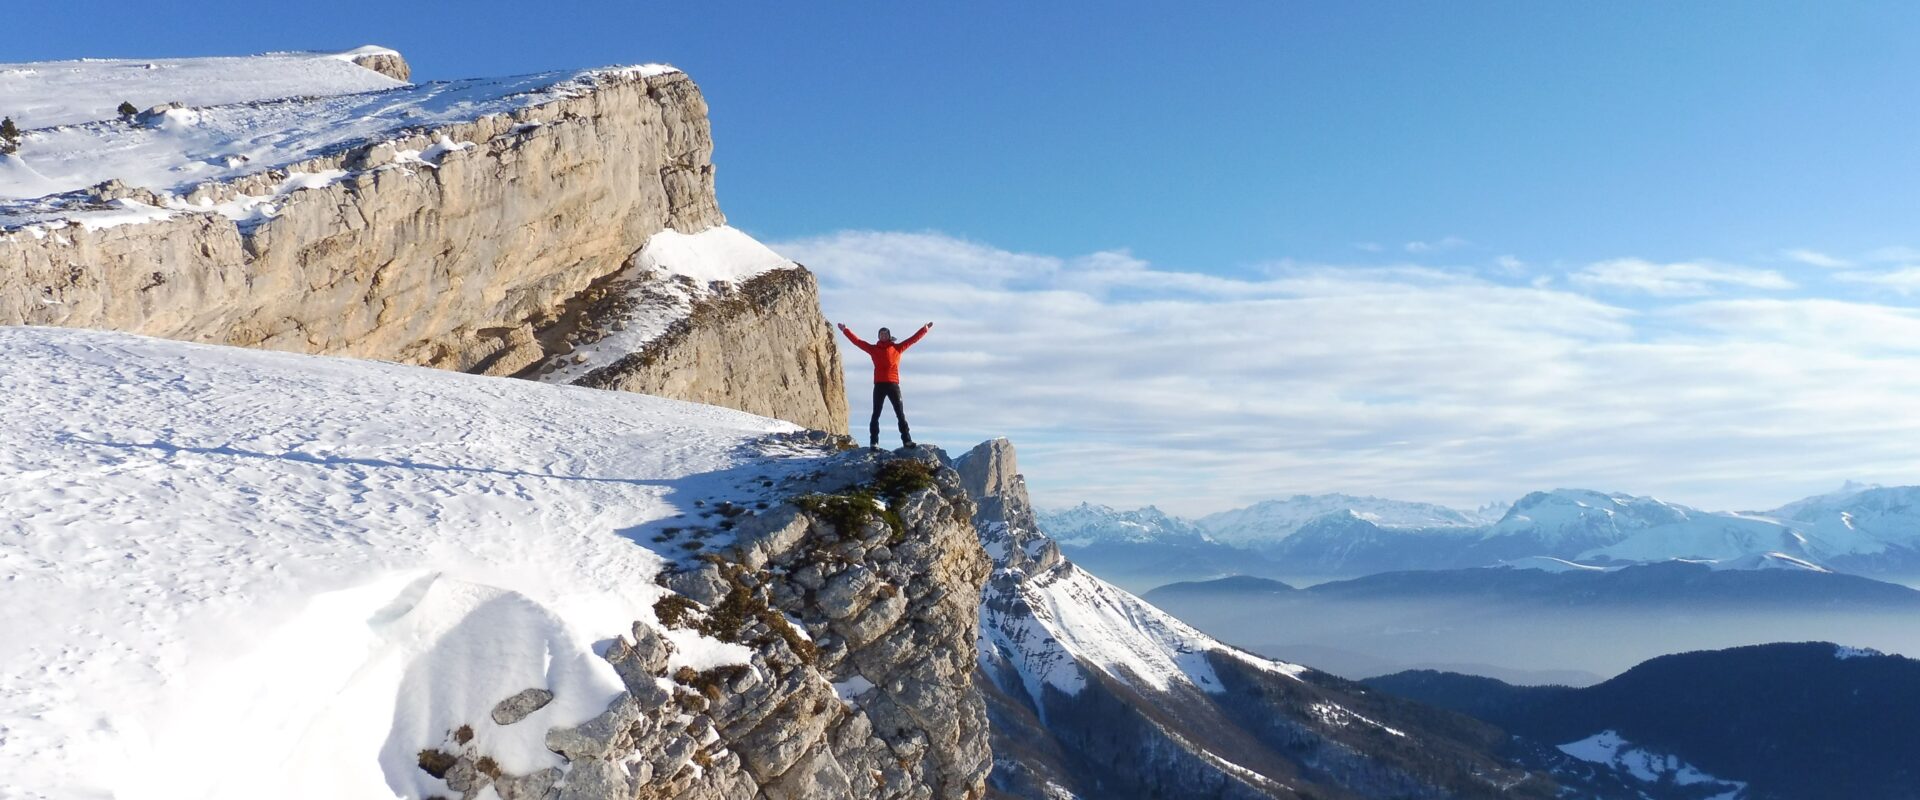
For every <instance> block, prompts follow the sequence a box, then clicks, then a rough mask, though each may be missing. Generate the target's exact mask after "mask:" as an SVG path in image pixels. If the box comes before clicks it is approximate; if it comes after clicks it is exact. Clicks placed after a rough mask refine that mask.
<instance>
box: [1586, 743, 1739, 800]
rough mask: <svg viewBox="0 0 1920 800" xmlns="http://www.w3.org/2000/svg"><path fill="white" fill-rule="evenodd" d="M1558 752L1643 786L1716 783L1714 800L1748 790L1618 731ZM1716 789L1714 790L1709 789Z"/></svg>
mask: <svg viewBox="0 0 1920 800" xmlns="http://www.w3.org/2000/svg"><path fill="white" fill-rule="evenodd" d="M1559 748H1560V752H1562V753H1566V754H1567V755H1570V756H1573V757H1574V758H1577V759H1580V760H1581V761H1586V762H1589V763H1593V764H1605V765H1610V766H1613V767H1616V768H1618V769H1621V770H1623V771H1625V772H1626V773H1628V774H1630V775H1632V776H1633V777H1634V778H1636V779H1639V780H1641V781H1644V782H1646V783H1669V782H1670V783H1675V784H1679V785H1681V786H1694V785H1699V784H1719V785H1720V786H1723V787H1726V788H1725V789H1724V790H1722V791H1721V793H1720V794H1716V795H1713V798H1716V799H1724V800H1732V798H1735V797H1738V796H1739V795H1740V793H1741V792H1742V791H1744V790H1745V789H1746V788H1747V784H1746V783H1745V782H1743V781H1733V780H1727V779H1725V778H1716V777H1714V776H1712V775H1709V774H1707V773H1705V772H1702V771H1701V770H1700V769H1699V768H1697V767H1695V766H1693V765H1691V764H1688V763H1687V762H1685V761H1682V760H1680V758H1679V757H1678V756H1674V755H1669V754H1663V753H1657V752H1654V751H1652V750H1648V749H1646V748H1643V747H1641V746H1639V745H1636V744H1634V743H1632V742H1629V741H1627V740H1626V739H1624V738H1621V736H1620V734H1619V732H1617V731H1612V730H1606V731H1601V732H1599V733H1596V734H1594V735H1592V736H1589V737H1587V738H1585V739H1581V740H1579V741H1577V742H1568V743H1566V744H1563V745H1560V746H1559ZM1709 788H1717V787H1709Z"/></svg>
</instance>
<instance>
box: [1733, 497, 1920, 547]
mask: <svg viewBox="0 0 1920 800" xmlns="http://www.w3.org/2000/svg"><path fill="white" fill-rule="evenodd" d="M1754 516H1759V517H1764V518H1767V519H1773V520H1778V521H1780V522H1781V523H1783V524H1787V525H1791V526H1793V527H1795V528H1796V529H1798V530H1800V531H1802V532H1804V533H1805V534H1806V536H1807V538H1808V539H1810V540H1811V541H1812V542H1813V546H1814V547H1816V548H1818V549H1820V550H1822V551H1823V552H1825V553H1827V554H1828V555H1830V556H1874V555H1879V554H1883V553H1886V552H1887V551H1889V550H1898V549H1904V550H1912V549H1916V548H1920V486H1867V485H1862V484H1856V483H1851V482H1850V483H1848V484H1847V485H1846V486H1843V487H1841V489H1840V490H1839V491H1837V492H1833V493H1830V494H1825V495H1820V496H1817V497H1809V498H1807V499H1804V500H1800V501H1798V502H1794V503H1789V504H1787V505H1785V506H1782V507H1780V508H1778V509H1775V510H1773V511H1770V512H1764V513H1760V514H1755V515H1754Z"/></svg>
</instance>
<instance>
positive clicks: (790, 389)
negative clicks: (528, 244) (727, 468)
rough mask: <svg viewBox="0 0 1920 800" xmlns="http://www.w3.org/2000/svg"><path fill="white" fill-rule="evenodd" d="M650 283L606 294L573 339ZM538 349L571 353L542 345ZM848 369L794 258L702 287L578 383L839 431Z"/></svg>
mask: <svg viewBox="0 0 1920 800" xmlns="http://www.w3.org/2000/svg"><path fill="white" fill-rule="evenodd" d="M649 291H651V290H650V288H649V287H648V286H641V287H637V288H634V289H630V290H628V291H627V292H623V293H616V294H610V295H608V296H606V297H604V298H602V299H601V300H599V302H597V303H596V304H595V307H594V308H592V309H590V310H589V312H588V313H587V314H586V321H585V322H583V324H581V325H580V330H581V331H582V333H583V334H584V335H582V336H578V337H576V341H580V342H589V343H590V342H591V341H592V340H593V338H594V334H593V333H592V332H593V331H594V330H595V329H596V327H598V326H597V325H596V323H595V322H594V321H595V320H598V319H604V318H610V317H614V316H616V314H615V309H613V308H610V306H614V305H618V304H620V303H631V302H634V301H635V300H636V299H639V300H641V301H644V300H645V299H646V295H647V294H648V293H649ZM601 330H604V328H601ZM538 338H539V337H529V341H537V340H538ZM557 349H558V348H557V347H554V346H551V345H550V346H549V347H548V348H547V350H548V351H553V350H557ZM538 357H540V358H546V359H548V360H549V361H550V360H552V359H553V358H564V357H565V356H564V355H558V356H549V355H547V353H545V352H543V353H542V354H541V355H540V356H538ZM521 369H522V370H523V371H522V374H523V375H524V376H525V377H533V378H536V379H547V378H545V377H544V375H543V367H542V366H539V365H538V363H537V362H536V364H535V365H533V366H532V367H531V369H527V368H525V367H522V368H521ZM841 375H842V372H841V368H840V350H839V348H838V347H837V346H836V345H835V343H834V340H833V328H832V327H831V326H829V325H828V324H827V321H826V319H825V318H823V317H822V316H820V301H819V288H818V285H817V284H816V283H815V281H814V277H813V273H811V272H808V271H807V270H805V269H801V268H791V269H778V270H773V271H770V272H765V273H762V274H760V275H757V276H754V277H752V278H749V279H747V280H745V281H742V282H740V283H739V284H738V285H728V286H722V287H721V288H720V289H719V290H718V291H716V292H709V293H703V294H701V295H700V296H698V297H697V298H696V299H694V300H692V301H691V302H690V303H689V304H688V307H687V309H686V311H685V313H684V314H683V315H680V316H678V317H677V318H676V319H674V320H673V321H672V322H671V323H669V324H668V325H667V326H666V330H665V331H664V332H662V333H661V334H660V335H659V336H656V337H655V338H653V339H652V340H651V341H649V342H647V343H646V345H644V346H643V347H641V349H640V350H639V351H638V352H633V353H628V354H626V355H624V356H622V357H620V358H619V359H617V360H615V361H614V362H613V363H611V364H607V365H605V366H602V367H599V368H597V369H594V370H592V371H591V372H588V373H587V374H586V375H584V376H581V377H579V378H577V379H575V380H573V381H572V383H573V384H574V385H577V386H589V387H593V388H596V389H617V390H620V391H628V392H641V393H644V394H656V395H661V396H664V397H674V398H679V399H681V400H691V401H693V402H696V403H712V404H715V405H724V406H728V407H731V408H737V409H740V410H742V411H747V412H751V413H754V414H760V415H762V416H768V417H778V418H782V419H787V420H791V421H793V422H797V423H799V424H801V425H805V426H807V427H808V428H812V429H814V430H824V431H836V432H838V431H843V430H845V429H846V428H845V425H846V420H847V393H846V390H845V388H844V386H843V385H842V383H841V380H840V377H841Z"/></svg>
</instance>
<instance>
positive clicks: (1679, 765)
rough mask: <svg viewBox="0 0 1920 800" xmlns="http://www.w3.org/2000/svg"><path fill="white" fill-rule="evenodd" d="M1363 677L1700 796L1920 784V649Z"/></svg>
mask: <svg viewBox="0 0 1920 800" xmlns="http://www.w3.org/2000/svg"><path fill="white" fill-rule="evenodd" d="M1365 683H1367V684H1368V685H1371V686H1373V687H1375V688H1378V689H1380V690H1381V691H1384V692H1388V693H1391V694H1396V695H1399V696H1401V697H1405V698H1408V699H1411V700H1418V701H1420V702H1423V703H1428V704H1431V705H1436V706H1440V707H1442V708H1448V709H1452V710H1455V711H1460V712H1463V713H1466V714H1469V715H1471V716H1474V717H1477V718H1479V719H1481V720H1484V721H1486V722H1489V723H1492V724H1495V725H1499V726H1500V727H1502V728H1504V729H1506V730H1507V731H1509V732H1511V733H1514V734H1516V735H1519V736H1524V737H1528V738H1532V739H1536V740H1540V741H1547V742H1553V743H1555V744H1557V745H1558V749H1559V750H1561V751H1562V752H1564V753H1566V754H1568V755H1571V756H1574V757H1575V758H1578V759H1581V760H1584V761H1589V762H1593V763H1597V764H1605V765H1609V766H1612V767H1615V768H1616V769H1624V770H1626V771H1628V772H1630V773H1634V774H1638V775H1641V776H1643V777H1645V778H1647V779H1648V780H1649V782H1652V783H1660V784H1664V785H1668V786H1687V785H1693V786H1700V787H1702V788H1703V791H1702V792H1701V795H1700V796H1703V797H1706V796H1726V795H1727V792H1729V791H1731V792H1733V794H1732V795H1731V796H1735V797H1741V798H1782V799H1783V800H1791V799H1792V798H1835V797H1860V798H1866V797H1871V798H1878V799H1879V800H1904V799H1907V798H1920V748H1916V746H1915V744H1914V742H1915V741H1916V740H1917V738H1916V737H1920V730H1916V726H1917V725H1920V718H1916V716H1915V713H1914V712H1915V709H1920V661H1915V660H1912V659H1908V658H1902V657H1899V656H1889V655H1882V654H1879V653H1876V652H1873V651H1870V650H1860V649H1855V648H1848V647H1840V646H1836V645H1832V644H1827V643H1822V642H1815V643H1804V644H1769V645H1757V646H1753V647H1739V648H1733V649H1729V650H1718V651H1711V652H1693V653H1682V654H1678V655H1670V656H1662V657H1660V658H1655V659H1652V660H1650V661H1647V662H1645V663H1643V664H1641V665H1639V666H1636V667H1634V668H1633V669H1631V670H1628V671H1627V672H1625V673H1623V674H1621V675H1620V676H1618V677H1615V678H1614V679H1612V680H1609V681H1606V682H1604V683H1601V684H1599V685H1596V686H1591V687H1587V688H1584V689H1570V688H1566V687H1555V686H1545V687H1520V686H1510V685H1507V684H1505V683H1502V682H1500V681H1496V680H1493V679H1490V678H1480V677H1474V676H1469V675H1458V674H1452V673H1444V672H1430V671H1419V672H1404V673H1399V674H1395V675H1388V676H1383V677H1379V678H1374V679H1370V680H1367V681H1365ZM1728 787H1737V788H1733V789H1729V788H1728Z"/></svg>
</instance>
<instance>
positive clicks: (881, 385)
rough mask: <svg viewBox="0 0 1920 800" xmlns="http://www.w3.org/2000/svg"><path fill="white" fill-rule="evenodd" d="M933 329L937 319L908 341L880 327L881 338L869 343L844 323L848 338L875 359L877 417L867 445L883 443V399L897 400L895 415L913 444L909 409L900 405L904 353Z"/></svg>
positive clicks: (870, 426)
mask: <svg viewBox="0 0 1920 800" xmlns="http://www.w3.org/2000/svg"><path fill="white" fill-rule="evenodd" d="M930 330H933V323H931V322H929V323H927V324H925V325H922V326H920V330H919V332H918V333H915V334H914V335H912V336H909V337H907V340H906V341H904V342H899V341H894V338H893V332H892V331H889V330H887V329H886V328H881V329H880V336H879V337H878V338H879V341H877V342H873V343H872V344H869V343H867V342H864V341H861V340H860V337H858V336H855V335H854V333H853V329H852V328H849V327H847V326H846V324H845V323H841V325H840V332H841V333H844V334H846V335H847V341H850V342H853V346H854V347H858V348H860V349H861V350H862V351H863V352H865V353H866V354H867V357H868V358H871V359H873V419H871V420H869V421H868V422H867V446H868V447H872V448H878V447H880V409H881V406H882V404H883V403H885V402H886V401H888V400H892V401H893V416H894V418H895V419H898V420H899V421H900V443H901V444H902V445H905V446H907V447H912V446H913V434H911V433H908V432H907V410H906V409H905V408H903V407H901V405H900V354H901V353H904V352H907V348H909V347H912V346H913V343H914V342H918V341H920V337H922V336H925V335H927V331H930Z"/></svg>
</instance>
